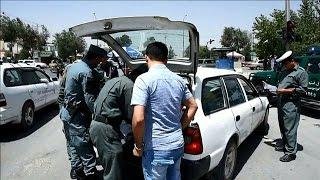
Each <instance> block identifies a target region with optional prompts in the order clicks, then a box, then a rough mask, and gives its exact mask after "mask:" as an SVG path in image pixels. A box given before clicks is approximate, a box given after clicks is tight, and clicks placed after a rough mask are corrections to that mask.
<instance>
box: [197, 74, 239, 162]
mask: <svg viewBox="0 0 320 180" xmlns="http://www.w3.org/2000/svg"><path fill="white" fill-rule="evenodd" d="M224 89H225V88H224V85H223V81H222V80H221V78H220V77H213V78H207V79H204V80H203V83H202V90H201V106H200V108H199V109H198V111H201V110H202V111H203V114H204V121H201V122H199V125H200V128H201V132H202V133H203V136H202V142H203V147H204V154H210V153H212V152H218V151H219V150H221V149H224V148H225V146H226V143H227V142H228V141H229V138H230V137H231V136H232V135H233V133H234V131H235V128H234V127H235V124H234V116H233V113H232V111H231V109H230V108H228V102H227V95H226V93H225V90H224ZM218 163H219V161H217V160H216V158H214V157H213V159H212V162H211V164H210V166H211V167H212V168H213V167H214V166H216V165H217V164H218Z"/></svg>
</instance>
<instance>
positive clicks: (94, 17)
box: [93, 12, 98, 46]
mask: <svg viewBox="0 0 320 180" xmlns="http://www.w3.org/2000/svg"><path fill="white" fill-rule="evenodd" d="M93 20H97V17H96V13H95V12H93ZM97 46H98V39H97Z"/></svg>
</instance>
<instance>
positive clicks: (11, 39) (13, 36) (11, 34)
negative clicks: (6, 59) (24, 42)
mask: <svg viewBox="0 0 320 180" xmlns="http://www.w3.org/2000/svg"><path fill="white" fill-rule="evenodd" d="M17 21H18V19H12V20H11V19H10V18H9V17H8V16H5V15H0V31H1V39H2V40H3V41H4V42H7V43H8V48H9V49H10V52H11V56H13V53H12V52H13V49H12V48H13V46H14V44H15V43H16V42H17V39H18V38H19V29H18V22H17Z"/></svg>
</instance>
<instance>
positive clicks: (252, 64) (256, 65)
mask: <svg viewBox="0 0 320 180" xmlns="http://www.w3.org/2000/svg"><path fill="white" fill-rule="evenodd" d="M247 67H249V68H250V69H251V70H253V69H263V60H259V61H254V62H248V63H247Z"/></svg>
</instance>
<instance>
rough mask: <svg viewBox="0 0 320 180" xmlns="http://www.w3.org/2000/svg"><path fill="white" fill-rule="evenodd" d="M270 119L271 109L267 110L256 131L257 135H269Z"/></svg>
mask: <svg viewBox="0 0 320 180" xmlns="http://www.w3.org/2000/svg"><path fill="white" fill-rule="evenodd" d="M268 117H269V108H267V110H266V113H265V115H264V118H263V121H262V122H261V124H260V125H259V126H258V127H257V129H256V132H257V134H259V135H263V136H265V135H267V134H268V133H269V128H270V126H269V123H268Z"/></svg>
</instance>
